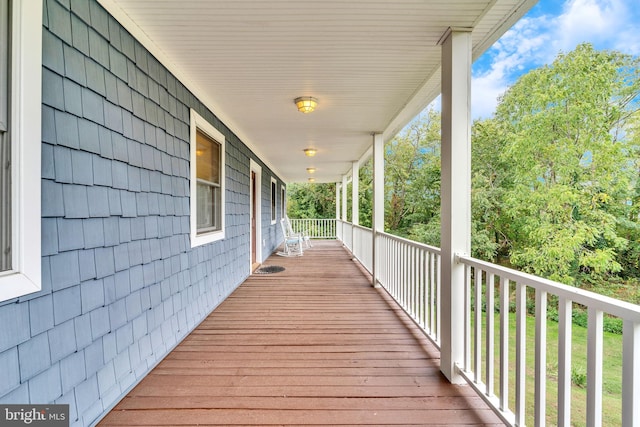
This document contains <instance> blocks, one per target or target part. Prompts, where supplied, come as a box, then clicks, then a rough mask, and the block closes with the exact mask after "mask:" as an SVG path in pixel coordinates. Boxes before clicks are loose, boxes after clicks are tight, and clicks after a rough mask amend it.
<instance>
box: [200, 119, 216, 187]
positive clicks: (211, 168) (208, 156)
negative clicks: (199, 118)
mask: <svg viewBox="0 0 640 427" xmlns="http://www.w3.org/2000/svg"><path fill="white" fill-rule="evenodd" d="M196 144H197V145H196V175H197V178H198V179H202V180H205V181H209V182H211V183H214V184H218V185H219V184H220V144H218V143H217V142H215V141H214V140H213V139H211V138H209V137H208V136H207V135H205V134H204V133H202V132H200V131H199V130H198V131H196Z"/></svg>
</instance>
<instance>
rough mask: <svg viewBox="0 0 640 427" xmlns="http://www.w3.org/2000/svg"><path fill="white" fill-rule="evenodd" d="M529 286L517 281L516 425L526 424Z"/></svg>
mask: <svg viewBox="0 0 640 427" xmlns="http://www.w3.org/2000/svg"><path fill="white" fill-rule="evenodd" d="M526 351H527V287H526V285H523V284H521V283H516V411H515V416H516V425H517V426H524V419H525V415H526V412H525V397H526V392H525V381H526V378H527V359H526Z"/></svg>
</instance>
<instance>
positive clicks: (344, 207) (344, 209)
mask: <svg viewBox="0 0 640 427" xmlns="http://www.w3.org/2000/svg"><path fill="white" fill-rule="evenodd" d="M347 219H348V218H347V175H344V176H343V177H342V220H343V221H344V222H347Z"/></svg>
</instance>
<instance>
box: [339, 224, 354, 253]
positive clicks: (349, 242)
mask: <svg viewBox="0 0 640 427" xmlns="http://www.w3.org/2000/svg"><path fill="white" fill-rule="evenodd" d="M340 223H341V224H342V244H343V245H344V246H345V247H346V248H347V249H349V250H350V251H351V253H353V225H352V224H351V223H348V222H344V221H340Z"/></svg>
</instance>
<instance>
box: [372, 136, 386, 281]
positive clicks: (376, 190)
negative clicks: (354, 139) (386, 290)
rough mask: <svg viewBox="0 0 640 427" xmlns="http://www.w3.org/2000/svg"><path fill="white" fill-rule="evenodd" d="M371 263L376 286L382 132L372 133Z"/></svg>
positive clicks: (381, 210) (381, 226)
mask: <svg viewBox="0 0 640 427" xmlns="http://www.w3.org/2000/svg"><path fill="white" fill-rule="evenodd" d="M371 223H372V224H371V225H372V226H371V229H372V230H373V233H372V234H373V245H372V248H373V254H372V257H371V260H372V263H373V268H372V270H373V278H372V285H373V286H374V287H378V286H379V285H378V278H379V277H380V267H381V265H382V260H379V259H377V258H378V233H380V232H384V140H383V139H382V134H380V133H375V134H373V218H372V221H371Z"/></svg>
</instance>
